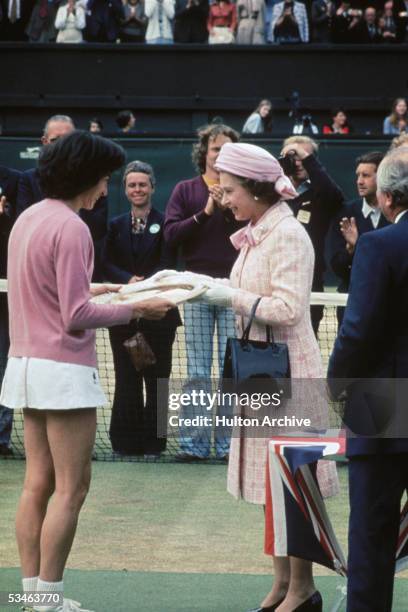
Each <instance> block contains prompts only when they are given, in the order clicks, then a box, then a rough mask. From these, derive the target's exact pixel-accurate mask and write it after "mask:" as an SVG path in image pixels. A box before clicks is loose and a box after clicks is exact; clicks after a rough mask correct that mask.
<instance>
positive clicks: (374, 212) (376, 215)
mask: <svg viewBox="0 0 408 612" xmlns="http://www.w3.org/2000/svg"><path fill="white" fill-rule="evenodd" d="M361 212H362V213H363V216H364V217H365V218H366V219H367V217H369V216H370V215H371V223H372V224H373V227H375V228H376V229H377V227H378V224H379V222H380V217H381V210H380V209H379V207H378V206H377V207H374V206H370V204H368V202H367V200H366V199H365V198H363V208H362V209H361Z"/></svg>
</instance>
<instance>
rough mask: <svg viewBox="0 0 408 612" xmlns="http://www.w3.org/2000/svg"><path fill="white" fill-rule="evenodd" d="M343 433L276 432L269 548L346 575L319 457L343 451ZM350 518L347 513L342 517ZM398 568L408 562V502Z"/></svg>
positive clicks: (269, 481) (269, 484) (271, 450)
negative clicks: (308, 435) (323, 489)
mask: <svg viewBox="0 0 408 612" xmlns="http://www.w3.org/2000/svg"><path fill="white" fill-rule="evenodd" d="M344 449H345V440H344V438H325V439H323V438H307V439H306V438H305V439H299V438H297V439H294V438H286V437H283V436H282V437H276V438H274V439H273V440H270V441H269V444H268V461H267V477H266V509H265V552H266V553H267V554H270V555H276V556H285V557H286V556H294V557H299V558H301V559H307V560H309V561H313V562H315V563H319V564H320V565H324V566H325V567H328V568H330V569H332V570H333V571H335V572H337V573H338V574H340V575H341V576H347V565H346V560H345V557H344V554H343V551H342V549H341V546H340V544H339V542H338V540H337V538H336V535H335V533H334V530H333V527H332V524H331V522H330V519H329V516H328V514H327V510H326V507H325V504H324V501H323V498H322V495H321V493H320V490H319V487H318V485H317V481H316V476H315V465H316V462H317V461H318V460H320V459H322V458H323V457H327V456H330V455H336V454H342V453H344ZM344 518H345V520H346V517H344ZM396 559H397V565H396V571H397V572H399V571H402V570H403V569H406V568H407V567H408V502H407V503H406V504H405V506H404V508H403V510H402V512H401V524H400V534H399V539H398V546H397V551H396Z"/></svg>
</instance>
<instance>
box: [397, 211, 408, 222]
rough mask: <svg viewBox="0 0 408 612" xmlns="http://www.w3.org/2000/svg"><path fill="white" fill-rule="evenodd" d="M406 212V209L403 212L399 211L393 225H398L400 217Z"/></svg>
mask: <svg viewBox="0 0 408 612" xmlns="http://www.w3.org/2000/svg"><path fill="white" fill-rule="evenodd" d="M406 212H408V209H407V208H406V209H405V210H401V212H399V213H398V215H397V216H396V217H395V221H394V223H398V221H399V220H400V219H401V217H403V216H404V215H405V213H406Z"/></svg>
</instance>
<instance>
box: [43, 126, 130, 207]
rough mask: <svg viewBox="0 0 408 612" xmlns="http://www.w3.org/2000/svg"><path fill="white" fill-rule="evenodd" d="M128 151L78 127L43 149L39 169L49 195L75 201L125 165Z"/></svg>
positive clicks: (44, 187) (44, 190) (46, 192)
mask: <svg viewBox="0 0 408 612" xmlns="http://www.w3.org/2000/svg"><path fill="white" fill-rule="evenodd" d="M125 159H126V154H125V152H124V150H123V149H122V147H120V146H119V145H117V144H116V143H114V142H112V141H111V140H108V139H107V138H103V137H102V136H97V135H95V134H91V133H90V132H85V131H80V130H76V131H74V132H71V133H70V134H68V135H67V136H64V137H63V138H58V140H56V141H55V142H53V143H52V144H49V145H46V146H45V147H43V148H42V150H41V153H40V156H39V159H38V172H39V176H40V185H41V188H42V190H43V193H44V195H45V196H46V197H48V198H56V199H60V200H71V199H72V198H75V197H76V196H78V195H80V194H81V193H83V192H84V191H87V190H88V189H90V188H91V187H94V186H95V185H96V184H97V183H98V181H99V180H100V179H101V178H103V177H104V176H109V175H110V174H112V172H114V171H115V170H118V169H119V168H120V167H121V166H123V164H124V162H125Z"/></svg>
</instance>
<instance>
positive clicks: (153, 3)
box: [145, 0, 175, 45]
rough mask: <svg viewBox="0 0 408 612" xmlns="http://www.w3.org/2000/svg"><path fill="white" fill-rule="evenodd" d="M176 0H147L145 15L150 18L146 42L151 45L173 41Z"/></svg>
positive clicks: (167, 43) (168, 43)
mask: <svg viewBox="0 0 408 612" xmlns="http://www.w3.org/2000/svg"><path fill="white" fill-rule="evenodd" d="M174 5H175V1H174V0H146V2H145V15H146V17H147V18H148V20H149V21H148V24H147V30H146V42H147V43H148V44H150V45H171V44H172V43H173V27H172V19H173V17H174Z"/></svg>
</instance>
